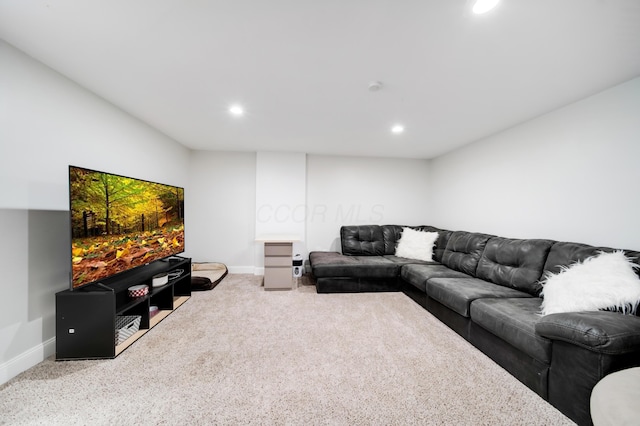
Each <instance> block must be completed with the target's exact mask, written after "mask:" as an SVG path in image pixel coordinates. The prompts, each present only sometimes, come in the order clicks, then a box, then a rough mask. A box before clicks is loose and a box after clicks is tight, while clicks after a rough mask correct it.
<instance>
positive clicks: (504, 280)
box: [476, 237, 554, 296]
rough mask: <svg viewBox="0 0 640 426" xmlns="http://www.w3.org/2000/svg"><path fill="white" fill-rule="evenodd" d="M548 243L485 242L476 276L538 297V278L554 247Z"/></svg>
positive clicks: (541, 241)
mask: <svg viewBox="0 0 640 426" xmlns="http://www.w3.org/2000/svg"><path fill="white" fill-rule="evenodd" d="M553 243H554V242H553V241H551V240H515V239H510V238H502V237H493V238H491V239H490V240H489V241H487V245H486V246H485V248H484V251H483V252H482V256H481V257H480V260H479V262H478V268H477V269H476V276H477V277H478V278H482V279H483V280H486V281H491V282H492V283H495V284H499V285H502V286H505V287H511V288H515V289H517V290H520V291H524V292H527V293H529V294H531V295H534V296H537V295H538V294H539V293H540V290H541V289H542V287H541V285H540V282H539V280H540V277H541V276H542V271H543V267H544V264H545V262H546V260H547V256H548V255H549V250H550V249H551V246H552V245H553Z"/></svg>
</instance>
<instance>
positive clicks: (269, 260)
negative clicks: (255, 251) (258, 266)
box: [264, 256, 293, 267]
mask: <svg viewBox="0 0 640 426" xmlns="http://www.w3.org/2000/svg"><path fill="white" fill-rule="evenodd" d="M292 265H293V262H292V260H291V258H290V257H289V256H286V257H285V256H267V257H265V258H264V266H265V267H269V266H284V267H291V266H292Z"/></svg>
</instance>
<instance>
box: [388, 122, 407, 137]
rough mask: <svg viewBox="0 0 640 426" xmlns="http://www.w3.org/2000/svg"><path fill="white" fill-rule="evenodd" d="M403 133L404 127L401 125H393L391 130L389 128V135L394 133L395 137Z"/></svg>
mask: <svg viewBox="0 0 640 426" xmlns="http://www.w3.org/2000/svg"><path fill="white" fill-rule="evenodd" d="M402 132H404V126H403V125H402V124H395V125H394V126H393V127H392V128H391V133H395V134H396V135H398V134H400V133H402Z"/></svg>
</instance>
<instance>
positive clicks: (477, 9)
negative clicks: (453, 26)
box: [472, 0, 500, 15]
mask: <svg viewBox="0 0 640 426" xmlns="http://www.w3.org/2000/svg"><path fill="white" fill-rule="evenodd" d="M499 1H500V0H476V2H475V4H474V5H473V9H472V10H473V13H475V14H477V15H480V14H482V13H487V12H488V11H490V10H491V9H493V8H494V7H496V6H497V5H498V2H499Z"/></svg>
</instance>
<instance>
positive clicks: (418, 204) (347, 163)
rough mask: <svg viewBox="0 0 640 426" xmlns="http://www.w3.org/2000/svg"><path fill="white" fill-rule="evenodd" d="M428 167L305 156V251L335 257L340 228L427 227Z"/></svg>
mask: <svg viewBox="0 0 640 426" xmlns="http://www.w3.org/2000/svg"><path fill="white" fill-rule="evenodd" d="M429 188H430V184H429V176H428V162H427V161H426V160H408V159H385V158H367V157H334V156H323V155H308V156H307V249H308V250H309V251H314V250H334V251H340V241H339V238H340V226H342V225H367V224H380V225H389V224H397V225H422V224H430V223H431V222H432V220H431V213H430V210H429V204H428V194H429V190H430V189H429Z"/></svg>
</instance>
